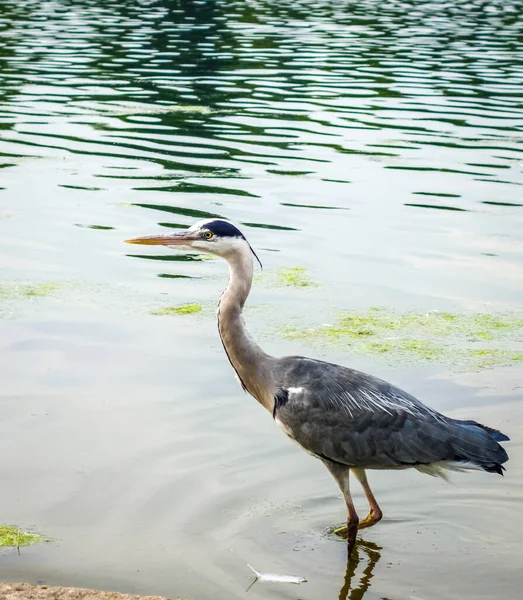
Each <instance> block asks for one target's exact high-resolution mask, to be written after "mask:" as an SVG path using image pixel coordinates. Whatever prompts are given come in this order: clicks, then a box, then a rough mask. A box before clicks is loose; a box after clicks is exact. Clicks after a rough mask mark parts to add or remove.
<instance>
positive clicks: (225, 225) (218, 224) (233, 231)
mask: <svg viewBox="0 0 523 600" xmlns="http://www.w3.org/2000/svg"><path fill="white" fill-rule="evenodd" d="M205 229H206V230H207V231H210V232H211V233H212V234H214V235H218V236H220V237H239V238H242V239H245V238H244V235H243V233H242V232H241V231H240V230H239V229H238V228H237V227H235V226H234V225H233V224H232V223H229V222H228V221H221V220H216V221H210V222H209V223H206V224H205Z"/></svg>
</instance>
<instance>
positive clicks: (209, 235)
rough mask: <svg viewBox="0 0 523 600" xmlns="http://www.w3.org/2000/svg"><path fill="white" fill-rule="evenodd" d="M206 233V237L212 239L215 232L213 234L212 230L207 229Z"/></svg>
mask: <svg viewBox="0 0 523 600" xmlns="http://www.w3.org/2000/svg"><path fill="white" fill-rule="evenodd" d="M204 235H205V237H206V238H207V239H208V240H210V239H211V238H212V235H213V234H212V232H210V231H206V232H205V234H204Z"/></svg>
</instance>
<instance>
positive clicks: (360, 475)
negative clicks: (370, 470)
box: [352, 469, 383, 529]
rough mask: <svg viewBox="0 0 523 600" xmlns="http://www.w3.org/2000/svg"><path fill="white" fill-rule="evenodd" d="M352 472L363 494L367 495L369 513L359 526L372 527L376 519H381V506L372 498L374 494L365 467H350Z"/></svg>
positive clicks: (376, 521) (362, 527) (361, 527)
mask: <svg viewBox="0 0 523 600" xmlns="http://www.w3.org/2000/svg"><path fill="white" fill-rule="evenodd" d="M352 472H353V473H354V477H356V479H357V480H358V481H359V482H360V483H361V487H362V488H363V491H364V492H365V496H367V501H368V503H369V507H370V512H369V514H368V515H367V516H366V517H365V519H363V521H360V523H359V528H360V529H364V528H365V527H372V526H373V525H376V523H378V521H381V518H382V517H383V513H382V512H381V508H380V507H379V506H378V503H377V502H376V498H374V494H373V493H372V490H371V489H370V486H369V482H368V481H367V474H366V473H365V469H352Z"/></svg>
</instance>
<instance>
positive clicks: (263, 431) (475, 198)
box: [0, 0, 523, 600]
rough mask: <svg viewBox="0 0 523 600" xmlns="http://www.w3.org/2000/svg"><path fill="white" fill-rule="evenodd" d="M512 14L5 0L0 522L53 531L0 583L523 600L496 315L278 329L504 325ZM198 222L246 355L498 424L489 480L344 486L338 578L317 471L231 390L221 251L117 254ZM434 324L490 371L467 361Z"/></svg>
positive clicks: (285, 2)
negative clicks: (244, 293) (140, 240)
mask: <svg viewBox="0 0 523 600" xmlns="http://www.w3.org/2000/svg"><path fill="white" fill-rule="evenodd" d="M522 22H523V4H522V3H521V2H513V1H501V0H497V1H496V0H493V1H491V2H480V1H477V0H472V1H468V2H463V1H461V0H457V1H455V2H424V1H415V0H410V1H397V2H396V1H391V2H379V1H373V0H362V1H359V2H350V1H347V0H336V1H326V0H325V1H313V0H292V1H291V0H280V1H278V2H276V0H272V1H269V0H266V1H259V0H237V1H226V0H215V1H213V0H207V1H203V0H201V1H194V0H193V1H179V2H174V1H172V2H171V1H168V0H164V1H160V0H146V1H144V0H142V1H140V2H138V1H134V0H122V1H120V2H116V1H114V0H107V1H104V2H102V1H101V0H84V1H81V0H78V1H75V0H70V1H66V0H56V1H52V2H51V1H49V2H47V1H43V2H36V1H31V0H16V1H15V0H1V1H0V328H1V338H0V340H1V345H0V377H1V381H2V388H1V390H0V414H1V419H0V456H1V457H2V459H1V460H0V474H1V481H2V493H1V498H2V502H1V509H0V524H9V525H16V526H17V527H20V528H21V530H23V531H35V532H42V533H43V534H44V535H45V536H48V537H49V538H50V539H52V542H50V543H48V544H41V545H34V546H29V547H23V548H22V549H21V553H20V556H19V555H18V553H17V552H16V550H14V551H12V550H7V549H2V550H1V552H0V579H4V580H25V581H37V580H43V581H45V582H47V583H49V584H56V585H76V586H85V587H99V588H105V589H115V590H120V591H129V592H136V593H143V594H164V595H168V596H177V595H179V596H181V597H186V598H191V599H192V598H194V599H195V600H198V599H204V598H216V599H217V600H229V599H232V598H244V597H245V594H244V591H245V589H246V587H247V586H248V584H249V582H250V576H251V574H250V572H249V570H248V568H247V567H246V563H247V562H249V563H250V564H252V565H253V567H255V568H256V569H257V570H259V571H264V572H266V571H270V572H276V573H281V574H295V575H299V576H303V577H306V578H307V579H308V583H306V584H303V585H301V586H300V587H296V586H289V585H288V586H285V585H276V584H274V585H270V586H269V585H265V586H264V585H263V584H257V585H256V586H254V587H253V588H252V589H251V590H250V591H249V597H252V598H254V599H255V598H267V597H271V598H272V597H274V598H282V599H284V598H289V599H290V598H300V599H302V600H324V599H330V598H332V599H337V598H350V599H352V600H358V599H361V598H365V600H377V599H395V600H396V599H397V600H399V599H401V600H403V599H409V600H410V599H411V600H418V599H420V598H423V599H434V600H436V599H437V600H439V599H456V600H458V599H459V600H477V599H483V598H484V599H485V600H487V599H489V600H490V599H491V598H493V597H501V598H505V599H507V600H513V599H514V600H515V599H516V598H518V597H519V595H520V590H521V586H522V584H523V579H522V575H521V568H520V567H521V553H522V551H523V546H522V543H521V536H520V534H519V531H520V530H521V528H522V527H523V522H522V517H521V510H520V507H521V502H522V501H523V484H522V481H523V470H522V467H521V465H522V459H523V446H522V444H521V439H522V438H523V410H522V408H521V396H522V389H523V374H522V371H523V369H522V363H521V362H520V361H519V364H518V361H516V360H512V359H511V360H508V359H507V360H505V359H506V358H507V357H514V356H520V355H521V353H522V344H523V334H522V333H521V332H520V331H518V328H511V330H510V332H509V333H506V332H505V333H503V335H500V336H499V337H496V336H494V334H492V335H493V336H494V337H495V338H496V339H490V338H489V340H485V339H484V338H483V339H479V340H474V339H473V340H471V339H469V338H470V336H469V337H467V338H466V339H464V340H463V339H461V338H459V334H460V331H453V332H452V335H450V334H449V336H446V335H445V336H443V337H444V338H445V339H444V340H443V341H444V343H445V349H446V350H445V352H447V349H449V350H448V352H449V354H448V357H449V358H448V360H447V359H445V360H442V361H430V360H425V358H426V357H425V356H421V358H422V359H423V360H416V356H415V354H416V353H414V359H413V360H412V361H411V360H409V361H403V360H396V359H397V356H396V355H395V354H394V351H393V350H394V347H395V345H396V346H397V343H396V342H394V343H391V342H390V341H388V339H387V338H386V337H382V338H380V339H379V340H378V343H379V344H381V346H376V343H377V342H375V341H374V340H370V341H371V342H372V343H374V348H375V349H376V348H384V347H386V348H387V351H386V352H377V351H376V352H374V351H373V352H367V353H366V352H364V351H359V350H358V349H355V348H354V347H353V346H351V343H352V342H351V343H344V342H343V340H344V339H345V338H343V339H342V343H338V342H339V340H337V343H336V344H316V340H313V339H312V337H311V335H308V334H304V333H303V332H310V331H312V332H314V331H318V330H320V331H323V330H325V328H327V330H328V331H330V332H331V333H332V331H331V329H332V327H333V326H334V327H338V328H339V323H340V321H339V319H340V315H352V317H351V318H353V317H354V315H356V316H358V315H360V316H361V315H368V312H369V309H372V307H376V306H380V307H383V306H384V307H386V310H387V311H388V312H387V314H395V315H412V314H413V315H425V314H437V313H434V311H439V312H440V313H441V314H451V315H458V318H459V319H460V322H461V323H466V324H467V323H468V324H470V323H477V315H483V314H494V315H502V316H503V317H499V318H503V319H508V320H509V321H510V322H511V323H516V322H518V319H521V318H522V317H521V311H522V304H521V301H522V298H523V276H522V274H523V269H522V264H523V121H522V118H521V117H522V114H523V113H522V109H523V86H522V84H523V70H522V68H521V64H522V59H523V51H522V48H523V45H522V42H523V39H522V36H521V30H522ZM211 216H220V217H225V218H228V219H232V220H233V221H234V222H235V223H237V224H238V225H239V226H240V227H241V228H242V230H243V231H244V232H245V234H246V236H247V237H248V239H249V241H250V243H251V244H252V246H253V247H254V248H255V250H256V252H257V254H258V255H259V257H260V259H261V261H262V263H263V265H264V269H265V271H264V272H263V273H262V274H260V275H257V277H256V279H255V286H254V289H253V292H252V296H251V298H250V299H249V306H250V308H249V310H248V311H247V313H246V317H247V320H248V322H249V326H250V328H251V330H252V331H253V333H254V334H255V335H256V336H257V337H258V339H259V340H260V343H261V344H262V345H263V346H264V348H266V350H267V351H268V352H271V353H274V354H285V353H300V354H308V355H314V356H317V357H319V358H323V359H328V360H333V361H337V362H340V363H343V364H345V365H350V366H354V367H356V368H360V369H363V370H365V371H368V372H372V373H373V374H375V375H378V376H381V377H384V378H386V379H388V380H390V381H393V382H394V383H396V384H398V385H400V386H401V387H403V388H404V389H406V390H408V391H410V392H411V393H414V394H416V395H417V396H419V397H420V398H421V399H423V400H424V401H426V402H427V403H428V404H430V405H431V406H433V407H435V408H437V409H439V410H441V411H444V412H446V413H447V414H450V415H452V416H456V417H463V418H474V419H477V420H479V421H482V422H486V423H488V424H489V425H491V426H494V427H499V428H500V429H502V430H503V431H505V432H506V433H507V434H508V435H510V437H511V438H512V442H511V443H510V444H509V445H507V450H508V451H509V454H510V456H511V461H510V462H509V463H508V465H507V467H508V469H507V473H506V476H505V477H504V478H503V479H502V478H501V477H496V476H493V475H487V474H481V473H474V474H469V475H455V476H454V477H453V483H454V485H448V484H445V483H443V482H441V481H439V480H433V479H432V478H429V477H424V476H422V475H420V474H418V473H416V472H414V473H412V472H410V471H405V472H401V473H389V472H381V473H371V474H370V479H371V483H372V486H373V489H374V491H375V494H376V496H377V497H378V499H379V501H380V504H381V505H382V508H383V510H384V513H385V518H384V520H383V522H382V523H380V524H379V525H378V526H377V527H376V528H373V529H370V530H366V531H364V532H362V534H361V537H362V539H363V540H364V542H362V543H361V544H360V546H359V548H358V558H359V563H358V564H357V565H356V564H355V563H354V564H352V565H350V566H349V568H348V570H347V565H346V557H345V548H344V545H343V543H342V542H340V541H339V540H338V539H335V538H333V536H331V535H329V534H328V531H329V529H330V528H331V527H332V526H333V525H336V524H339V523H341V522H342V521H343V519H344V518H345V514H344V507H343V502H342V500H341V499H340V498H339V493H338V490H337V488H336V487H335V485H334V483H333V481H331V478H330V476H329V474H328V473H327V471H326V470H325V468H324V467H323V466H322V465H321V464H320V463H318V462H315V461H314V460H313V459H312V458H311V457H309V456H307V455H306V454H305V453H303V452H301V451H300V449H299V448H297V447H295V446H293V445H292V444H290V443H289V442H288V440H287V439H286V438H285V437H284V436H282V435H281V432H280V431H278V430H277V428H276V427H275V426H274V423H273V422H272V420H271V418H270V415H268V414H265V413H264V412H263V410H262V409H261V408H260V407H259V406H258V405H257V404H256V402H255V401H254V400H252V398H249V397H247V396H244V395H243V393H242V392H241V390H240V388H239V386H238V385H237V382H236V381H235V380H234V378H233V377H232V372H231V369H230V366H229V364H228V362H227V359H226V357H225V356H224V354H223V350H222V348H221V344H220V341H219V339H218V337H217V331H216V326H215V323H214V314H213V313H214V307H215V303H216V301H217V299H218V297H219V295H220V292H221V290H222V288H223V286H224V285H225V279H226V268H225V266H224V265H223V264H221V262H220V261H217V260H207V258H208V257H206V256H201V255H189V254H183V253H174V252H171V251H169V250H167V249H164V248H156V249H154V248H153V249H147V248H145V249H143V250H142V249H140V248H138V249H135V248H133V247H131V246H125V245H123V244H122V243H121V240H123V239H126V238H129V237H135V236H139V235H147V234H153V233H156V232H161V231H164V232H165V231H169V229H173V228H174V229H177V228H183V227H185V226H188V225H191V224H192V223H193V222H194V221H196V220H198V219H201V218H207V217H211ZM180 307H182V309H180ZM183 307H185V309H183ZM187 307H197V308H194V309H193V310H188V309H187ZM200 308H201V310H200ZM475 315H476V316H475ZM342 318H343V317H342ZM358 318H361V317H358ZM495 318H498V317H495ZM461 319H463V320H461ZM342 323H343V321H342ZM329 327H330V328H331V329H328V328H329ZM373 327H374V325H373ZM467 327H468V326H467ZM467 327H465V330H466V331H469V330H472V329H471V328H470V327H468V329H467ZM483 329H484V328H483ZM483 329H482V330H481V331H483ZM491 329H492V328H491ZM476 330H477V331H479V329H478V327H476V328H475V329H474V332H476V333H477V331H476ZM285 331H287V332H288V331H292V332H299V335H291V336H285ZM487 333H489V335H490V333H491V332H490V329H489V331H488V332H487ZM494 333H495V332H494ZM410 334H411V332H410V330H409V336H410ZM344 335H345V334H344ZM373 335H374V331H373ZM454 335H456V336H457V337H456V339H457V338H459V340H458V341H456V343H454V337H453V336H454ZM346 337H347V340H349V338H350V336H346ZM480 337H481V336H480ZM458 342H459V344H461V343H463V344H465V343H466V344H467V346H466V348H467V352H476V353H477V352H485V351H486V349H488V348H490V346H488V345H485V344H486V343H487V342H488V343H489V344H492V347H494V348H495V349H496V352H500V353H503V354H498V355H496V356H497V357H499V356H502V357H503V360H492V356H491V355H490V356H487V355H484V354H481V355H480V354H476V355H475V356H476V357H481V361H480V360H479V359H478V360H477V361H476V362H474V364H471V365H469V366H470V368H464V367H463V364H465V363H464V362H463V361H462V362H460V361H456V360H454V357H455V356H456V353H459V351H460V348H461V346H459V344H458ZM365 343H367V340H365ZM409 344H410V346H409V347H412V348H417V349H418V350H419V343H418V345H417V346H416V345H414V346H413V345H412V343H411V342H409ZM471 344H472V345H471ZM474 344H476V345H474ZM363 346H364V344H362V347H363ZM371 346H372V344H371ZM371 346H369V348H370V347H371ZM407 346H408V344H406V343H405V342H402V345H401V347H402V348H403V349H405V348H406V347H407ZM391 349H392V353H391V352H390V351H389V350H391ZM453 349H456V352H454V350H453ZM355 350H358V351H355ZM418 354H420V355H423V354H427V353H426V352H421V353H420V352H418ZM432 354H433V353H432ZM446 356H447V354H445V357H446ZM485 356H486V358H485ZM450 357H452V358H450ZM487 359H488V360H487ZM476 363H477V364H476ZM480 363H481V365H480ZM478 365H480V366H481V368H479V367H478ZM465 367H467V365H466V364H465ZM355 499H356V503H357V506H358V508H359V510H360V512H361V513H362V514H363V513H364V511H365V502H364V498H363V495H362V493H361V492H360V491H359V490H358V489H357V488H355Z"/></svg>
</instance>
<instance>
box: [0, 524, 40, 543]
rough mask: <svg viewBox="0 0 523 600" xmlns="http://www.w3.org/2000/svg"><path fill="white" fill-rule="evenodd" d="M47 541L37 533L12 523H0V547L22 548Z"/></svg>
mask: <svg viewBox="0 0 523 600" xmlns="http://www.w3.org/2000/svg"><path fill="white" fill-rule="evenodd" d="M45 541H46V538H44V537H43V536H42V535H39V534H37V533H28V532H27V531H23V530H21V529H20V528H18V527H14V526H12V525H0V547H11V548H20V546H31V545H32V544H38V543H40V542H45Z"/></svg>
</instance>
